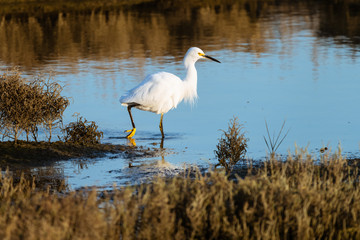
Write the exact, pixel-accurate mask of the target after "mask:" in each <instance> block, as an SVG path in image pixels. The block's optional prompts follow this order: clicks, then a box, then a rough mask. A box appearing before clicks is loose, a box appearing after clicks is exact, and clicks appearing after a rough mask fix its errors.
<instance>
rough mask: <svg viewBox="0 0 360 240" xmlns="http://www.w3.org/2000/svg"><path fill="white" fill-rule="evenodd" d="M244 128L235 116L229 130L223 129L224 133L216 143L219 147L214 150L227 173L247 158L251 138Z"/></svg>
mask: <svg viewBox="0 0 360 240" xmlns="http://www.w3.org/2000/svg"><path fill="white" fill-rule="evenodd" d="M242 130H243V126H242V125H241V124H239V120H238V118H237V117H233V119H231V120H230V122H229V126H228V130H227V131H224V130H222V132H223V134H222V136H221V138H220V139H219V143H218V144H217V145H216V148H217V149H216V150H215V151H214V152H215V156H216V158H217V159H218V161H219V164H218V165H221V166H223V167H224V168H225V170H226V172H227V173H230V172H231V171H232V170H233V168H234V166H235V165H236V164H237V163H238V162H239V161H240V160H245V154H246V151H247V142H248V141H249V139H247V138H246V137H245V133H243V132H242Z"/></svg>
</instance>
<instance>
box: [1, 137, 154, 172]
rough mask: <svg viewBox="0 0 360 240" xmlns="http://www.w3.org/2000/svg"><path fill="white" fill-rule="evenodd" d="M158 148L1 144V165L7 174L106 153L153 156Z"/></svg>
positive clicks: (70, 144) (45, 143) (60, 143)
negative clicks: (8, 170) (8, 171)
mask: <svg viewBox="0 0 360 240" xmlns="http://www.w3.org/2000/svg"><path fill="white" fill-rule="evenodd" d="M157 152H158V151H157V150H156V149H150V148H143V147H135V146H126V145H113V144H92V145H79V144H73V143H64V142H60V141H58V142H51V143H49V142H26V141H19V142H18V143H17V144H14V142H10V141H7V142H0V166H1V170H2V171H5V170H6V169H7V168H9V169H10V170H15V169H16V170H18V169H23V168H28V167H42V166H47V165H51V164H52V163H54V162H57V161H62V160H70V159H89V158H98V157H104V156H106V155H107V154H121V155H122V156H123V157H124V158H138V157H141V158H143V157H154V156H156V155H157Z"/></svg>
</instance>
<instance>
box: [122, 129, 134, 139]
mask: <svg viewBox="0 0 360 240" xmlns="http://www.w3.org/2000/svg"><path fill="white" fill-rule="evenodd" d="M125 132H129V134H128V135H127V136H126V137H127V138H132V137H133V136H134V135H135V133H136V128H133V129H130V130H126V131H125Z"/></svg>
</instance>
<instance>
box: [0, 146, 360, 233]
mask: <svg viewBox="0 0 360 240" xmlns="http://www.w3.org/2000/svg"><path fill="white" fill-rule="evenodd" d="M0 179H1V180H0V238H1V239H24V238H25V239H358V238H359V237H360V221H359V217H360V190H359V171H358V162H356V161H348V160H346V159H345V158H343V157H342V156H341V155H340V153H337V154H334V155H329V154H325V155H324V156H323V157H322V158H321V160H319V161H315V159H314V158H313V157H312V156H310V155H309V154H307V153H306V152H304V151H298V153H297V154H296V155H295V156H290V157H288V159H287V161H285V162H282V161H278V160H271V161H266V162H265V163H264V167H262V168H256V169H252V168H251V167H250V166H249V169H248V174H247V175H246V176H245V177H244V178H237V179H236V181H233V180H229V179H228V177H227V176H226V175H225V174H223V173H221V172H216V171H215V172H210V173H208V174H205V175H202V174H200V173H197V174H196V176H195V177H194V176H193V177H189V176H187V175H186V174H184V175H183V176H179V177H177V178H173V179H171V180H166V179H162V178H157V179H155V180H154V181H153V183H152V184H148V185H141V186H137V187H130V186H129V187H125V188H116V187H115V188H114V190H113V191H109V192H103V193H100V196H99V192H97V191H96V190H95V189H93V190H89V191H81V192H76V191H71V192H69V193H66V194H64V193H59V192H56V191H52V190H48V191H41V190H38V189H36V188H35V186H34V185H33V184H32V182H31V181H25V180H24V179H22V180H20V182H18V183H14V182H13V180H12V178H11V177H9V176H5V175H2V176H1V178H0Z"/></svg>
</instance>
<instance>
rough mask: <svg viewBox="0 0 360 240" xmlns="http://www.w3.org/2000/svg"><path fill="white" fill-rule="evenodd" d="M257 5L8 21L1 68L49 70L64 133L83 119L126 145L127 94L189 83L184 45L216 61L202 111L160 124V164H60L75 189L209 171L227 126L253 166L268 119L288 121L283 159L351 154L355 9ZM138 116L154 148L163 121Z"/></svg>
mask: <svg viewBox="0 0 360 240" xmlns="http://www.w3.org/2000/svg"><path fill="white" fill-rule="evenodd" d="M245 2H246V1H245ZM254 2H256V3H257V4H249V3H244V4H243V3H238V2H234V3H231V4H230V3H229V4H224V5H215V4H214V5H212V4H211V3H210V4H208V5H207V6H173V7H171V8H170V7H166V6H163V5H158V4H149V6H147V5H146V4H145V5H146V6H147V7H144V5H141V7H139V6H133V7H128V8H126V9H124V8H116V9H113V10H108V9H106V10H102V9H101V8H97V9H96V10H89V11H78V12H77V11H71V12H66V11H58V12H56V11H55V12H44V13H43V14H39V15H31V14H26V13H22V14H3V16H2V17H0V63H1V68H2V69H6V68H8V67H11V66H15V65H17V66H20V67H21V69H22V70H23V72H24V74H26V75H34V74H37V73H38V72H39V71H50V70H53V71H55V72H56V74H57V76H56V80H58V81H61V82H62V83H63V84H65V86H66V87H65V89H64V95H66V96H69V97H72V103H71V105H70V107H68V109H67V110H66V112H65V123H68V122H70V121H73V120H74V118H73V117H72V115H73V113H74V112H79V113H80V114H81V115H82V116H84V117H85V118H86V119H88V120H92V121H95V122H96V123H97V124H98V125H99V126H100V128H101V130H102V131H103V132H104V140H103V142H106V143H112V144H129V143H128V141H127V139H125V138H124V136H125V133H123V131H124V130H126V129H129V128H130V127H131V123H130V119H129V117H128V113H127V111H126V108H124V107H122V106H121V105H120V104H119V102H118V99H119V97H120V96H121V95H122V94H123V93H124V92H125V91H126V90H128V89H130V88H132V87H134V86H135V85H136V84H138V83H140V82H141V81H142V80H143V79H144V77H145V76H146V75H147V74H149V73H154V72H157V71H168V72H171V73H174V74H176V75H178V76H180V77H184V75H185V72H184V68H183V65H182V58H183V56H184V54H185V52H186V51H187V49H188V48H189V47H191V46H197V47H200V48H201V49H203V50H204V52H205V53H206V54H208V55H210V56H213V57H215V58H217V59H219V60H220V61H221V62H222V63H221V64H217V63H215V62H211V61H199V62H197V63H196V67H197V70H198V95H199V99H198V101H197V102H196V104H195V105H194V106H189V105H186V104H184V103H182V104H180V105H179V106H178V108H177V109H175V110H173V111H170V112H169V113H167V114H166V115H165V117H164V131H165V135H166V139H165V141H164V147H165V149H166V150H165V151H166V154H164V155H163V156H162V158H163V159H164V160H165V161H166V162H167V165H164V164H158V163H159V161H160V163H161V160H162V158H161V157H160V156H159V157H156V158H153V159H137V160H134V162H133V164H134V165H146V166H148V167H145V168H143V169H145V170H141V169H140V168H138V169H137V170H133V168H129V159H123V158H122V157H121V156H111V157H110V158H106V159H97V160H91V161H90V162H88V164H86V166H85V167H83V168H77V166H78V165H77V163H76V162H75V163H74V162H61V163H59V164H58V166H57V168H59V169H61V172H63V175H64V178H65V179H67V182H68V184H69V185H70V186H71V187H73V188H77V187H82V186H86V185H97V186H104V185H106V186H109V185H111V183H112V182H116V183H117V184H123V183H125V182H136V181H139V179H140V180H141V179H142V177H144V176H145V178H146V175H147V174H146V173H148V172H150V173H152V171H153V169H154V166H158V168H157V169H162V170H161V171H160V170H159V172H162V173H164V174H170V175H171V174H174V173H176V172H177V170H178V169H181V168H183V164H184V163H186V164H194V165H198V166H203V167H206V166H208V165H209V164H214V163H216V159H215V158H214V153H213V151H214V150H215V148H216V144H217V142H218V138H219V137H220V136H221V131H219V130H220V129H227V125H228V122H229V120H230V119H231V118H232V117H233V116H237V117H238V118H239V122H240V123H241V124H243V127H244V131H245V133H246V136H247V137H248V138H249V144H248V145H249V147H248V153H247V156H248V158H251V159H255V160H261V159H263V158H264V157H265V156H266V154H267V148H266V145H265V142H264V139H263V136H264V135H265V136H266V128H265V120H266V121H267V123H268V125H269V128H270V132H271V133H273V132H274V133H277V132H278V131H279V129H280V127H281V125H282V123H283V121H284V120H286V124H285V130H288V129H290V131H289V134H288V136H287V137H286V138H285V140H284V142H283V144H282V145H281V146H280V148H279V149H278V153H279V154H287V152H288V151H289V150H290V151H291V152H294V148H295V145H297V146H300V147H307V148H308V149H309V151H310V152H312V153H313V154H314V155H317V154H319V153H318V150H319V149H320V148H321V147H324V146H327V147H329V148H332V149H336V148H337V147H338V144H341V146H342V149H343V152H344V153H346V154H347V155H349V156H358V154H359V137H358V135H359V132H360V122H359V119H360V114H359V111H358V109H357V106H358V105H359V103H360V95H359V92H358V91H359V89H360V81H359V76H358V70H359V61H360V59H359V57H360V53H359V49H360V48H359V43H360V11H359V9H360V7H359V6H358V5H356V4H355V3H352V4H350V3H346V2H344V3H332V2H331V1H330V2H328V1H327V2H326V3H322V2H321V1H319V2H316V3H315V2H311V3H309V2H307V1H299V2H297V3H287V2H281V1H280V2H278V3H277V4H275V3H272V2H271V1H267V2H266V3H262V2H261V1H254ZM334 2H335V1H334ZM133 116H134V119H135V122H136V125H137V133H136V135H135V141H136V144H137V145H138V146H144V147H149V148H159V145H160V136H161V135H160V131H159V129H158V124H159V119H160V118H159V117H160V116H159V115H156V114H153V113H148V112H142V111H139V110H134V111H133ZM151 169H152V170H151ZM155 169H156V167H155ZM142 174H143V175H142Z"/></svg>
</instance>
